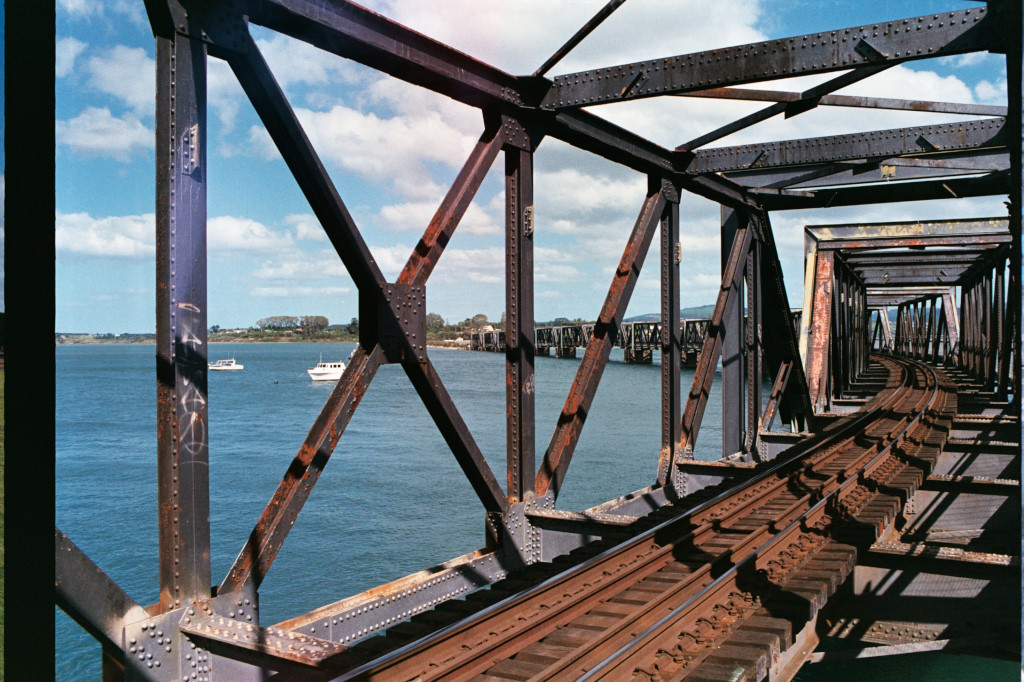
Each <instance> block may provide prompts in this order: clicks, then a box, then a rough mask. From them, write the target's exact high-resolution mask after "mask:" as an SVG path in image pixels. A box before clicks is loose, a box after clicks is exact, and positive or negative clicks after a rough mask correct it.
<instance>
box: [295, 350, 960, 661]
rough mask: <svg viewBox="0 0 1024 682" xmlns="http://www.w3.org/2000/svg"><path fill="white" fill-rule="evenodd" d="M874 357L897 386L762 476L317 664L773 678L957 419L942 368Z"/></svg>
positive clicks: (912, 486) (921, 474) (926, 467)
mask: <svg viewBox="0 0 1024 682" xmlns="http://www.w3.org/2000/svg"><path fill="white" fill-rule="evenodd" d="M875 360H876V363H877V364H876V365H875V368H876V369H875V371H876V372H877V371H883V372H886V371H887V379H886V382H885V388H884V389H883V390H881V391H880V392H879V393H878V394H877V395H876V396H875V397H874V398H873V399H872V400H870V401H869V402H868V403H867V405H866V406H865V408H864V409H863V410H862V411H861V412H860V413H858V414H857V415H856V416H854V417H852V418H850V419H847V420H843V421H841V422H838V423H836V424H834V425H833V426H831V427H830V428H828V429H826V430H825V431H824V432H823V433H822V434H820V435H818V436H816V437H814V438H811V439H808V440H807V441H805V442H804V443H802V444H800V445H798V446H796V447H794V448H792V449H791V450H790V451H788V452H787V453H786V454H785V455H783V456H782V457H780V459H779V460H777V462H776V463H774V464H773V465H772V466H771V467H769V468H767V469H766V470H764V471H763V472H761V473H760V474H759V475H757V476H755V477H753V478H751V479H750V480H748V481H745V482H743V483H741V484H739V485H736V486H735V487H732V488H730V489H728V490H726V491H725V492H722V493H720V494H718V495H717V496H715V497H713V498H711V499H708V500H707V501H705V502H703V503H701V504H699V505H697V506H696V507H693V508H691V509H689V510H688V511H685V512H682V513H677V514H675V515H673V516H671V517H670V518H668V519H667V520H664V521H662V522H660V523H658V524H657V525H655V526H654V527H653V528H651V529H649V530H647V531H646V532H643V533H641V534H639V535H637V536H636V537H632V538H629V539H628V540H625V541H623V542H621V544H618V545H616V546H614V547H611V548H610V549H607V550H605V551H603V552H601V553H600V554H597V555H596V556H591V557H590V558H589V559H586V560H584V561H582V563H579V564H578V565H575V566H571V567H570V568H567V569H565V570H561V571H560V572H559V566H558V564H557V563H555V564H548V565H542V567H544V568H547V569H548V571H542V572H541V573H540V575H542V576H545V577H546V579H543V580H542V581H541V582H538V583H537V584H532V585H531V584H529V583H526V584H525V585H524V586H523V589H521V590H520V591H518V592H516V593H514V594H512V595H511V596H508V597H507V598H505V599H502V600H501V601H497V600H498V599H500V596H501V594H502V593H501V592H499V593H498V594H492V595H490V598H487V596H488V595H487V593H488V592H489V591H488V590H484V591H481V592H480V593H478V595H479V596H480V597H481V598H480V599H478V600H476V601H475V602H474V603H476V604H477V608H478V609H479V610H477V612H476V613H472V611H473V610H474V609H473V607H472V605H471V604H470V602H471V601H473V600H472V597H471V598H470V599H467V600H466V601H465V602H455V603H454V604H444V605H442V606H441V607H439V608H438V611H439V612H440V613H439V616H440V617H439V618H438V619H436V620H434V623H435V624H434V625H433V627H431V625H430V623H429V622H428V621H430V616H429V614H423V616H420V617H417V618H416V619H414V622H411V623H403V624H400V625H398V626H395V627H393V628H392V630H393V631H394V633H393V634H394V635H397V639H396V638H394V637H391V635H392V632H391V631H389V633H388V634H389V637H388V638H382V637H379V638H374V639H375V640H384V641H388V640H389V641H390V642H391V643H392V645H397V644H398V643H399V642H401V641H402V640H403V639H405V640H406V641H409V640H412V641H409V643H407V644H404V645H399V646H398V647H397V648H394V646H391V647H388V648H391V649H392V650H391V651H389V652H387V653H384V654H383V655H380V656H379V657H377V658H375V659H373V660H369V661H367V657H366V654H367V653H368V652H367V650H366V648H365V647H362V646H360V645H357V646H356V647H352V648H350V647H344V646H339V647H338V649H335V650H334V652H333V653H332V654H328V655H326V656H325V657H323V658H321V659H320V660H319V661H317V662H316V663H315V665H314V667H316V668H319V670H320V671H321V672H322V673H326V675H325V677H326V678H330V679H339V680H350V679H358V680H413V679H416V680H433V679H446V680H449V679H450V680H461V679H481V680H497V679H503V680H510V679H511V680H528V679H535V680H547V679H558V680H575V679H581V678H582V679H606V680H620V679H640V680H676V679H683V678H687V679H691V680H698V679H700V680H709V679H732V680H737V679H741V680H742V679H749V680H758V679H764V678H765V677H766V676H767V674H768V670H769V668H770V667H771V666H773V665H775V666H779V665H781V664H782V662H783V661H784V659H785V652H786V650H787V649H788V648H789V647H790V645H791V644H792V642H793V636H794V634H795V633H796V632H797V631H799V630H800V629H801V628H802V627H803V625H804V624H806V623H807V622H809V621H810V620H811V619H812V618H813V616H814V614H815V613H816V612H817V610H818V609H819V608H821V606H823V605H824V603H825V602H826V600H827V599H828V598H829V597H830V596H831V595H832V594H833V593H834V592H835V591H836V589H837V588H838V586H839V585H840V584H842V582H843V581H844V580H845V578H846V576H847V575H848V574H849V573H850V572H851V571H852V569H853V566H854V564H855V562H856V552H857V550H856V546H858V545H861V546H862V545H863V544H864V543H870V542H872V541H874V540H875V539H876V537H877V535H878V534H879V532H880V531H881V530H882V529H883V528H884V527H885V526H886V525H887V524H888V523H889V522H890V521H892V520H893V518H894V517H895V515H896V514H897V513H898V512H899V509H900V505H901V504H902V502H903V501H905V500H906V499H908V498H909V496H910V495H911V494H913V492H914V491H915V490H916V489H917V486H918V485H919V484H920V483H921V481H922V480H923V478H924V476H926V475H927V473H928V472H929V471H930V469H931V465H932V464H933V463H934V461H935V459H936V457H937V456H938V453H939V451H940V450H941V447H942V444H943V442H944V441H945V438H946V436H947V434H948V431H949V426H950V424H951V423H952V418H953V416H954V415H955V413H956V393H955V391H953V390H952V387H951V384H950V383H949V381H948V380H947V379H946V378H945V376H944V375H943V374H941V373H939V372H937V371H936V370H935V369H933V368H932V367H929V366H927V365H924V364H920V363H915V362H911V361H906V360H900V359H895V358H890V357H886V356H876V357H875ZM660 511H661V513H663V514H664V513H666V510H660ZM669 513H670V512H669ZM654 516H657V515H654ZM843 543H849V544H843ZM533 568H534V569H536V568H537V567H533ZM535 573H536V570H535ZM545 574H547V575H545ZM548 576H549V577H548ZM504 587H505V589H508V587H509V586H507V585H506V586H504ZM512 589H515V586H512ZM495 601H496V603H494V602H495ZM489 602H490V604H489V605H488V603H489ZM459 605H461V608H463V609H465V611H466V612H468V613H463V614H458V616H455V617H453V616H452V613H458V611H457V610H456V611H452V610H451V609H453V608H457V607H459ZM445 607H447V608H448V609H449V610H448V611H447V614H448V615H447V617H446V616H445V615H444V613H445V611H444V609H445ZM463 616H464V617H463ZM456 617H460V618H461V619H460V620H457V621H456V622H452V621H453V620H455V618H456ZM446 622H447V623H451V624H450V625H446V626H445V623H446ZM442 626H443V627H442ZM438 628H440V629H438ZM431 630H435V631H433V632H431ZM403 633H404V634H405V636H404V637H403ZM367 644H369V642H367ZM310 663H312V661H311V662H310ZM311 672H312V671H311ZM737 674H739V677H737ZM723 676H724V677H723Z"/></svg>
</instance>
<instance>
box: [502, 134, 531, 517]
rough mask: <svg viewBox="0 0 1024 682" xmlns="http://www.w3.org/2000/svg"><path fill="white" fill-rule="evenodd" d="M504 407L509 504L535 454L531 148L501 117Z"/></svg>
mask: <svg viewBox="0 0 1024 682" xmlns="http://www.w3.org/2000/svg"><path fill="white" fill-rule="evenodd" d="M503 127H504V128H505V129H506V130H508V131H510V134H508V135H506V138H507V142H506V146H505V310H506V318H505V326H506V329H505V344H506V347H505V404H506V411H507V419H506V462H507V464H506V472H507V476H508V485H507V494H508V499H509V502H511V503H516V502H522V501H524V500H528V499H530V498H531V497H533V492H534V482H535V478H536V475H537V471H536V456H535V450H536V445H535V440H536V438H535V428H536V426H535V422H536V420H535V415H534V406H535V398H534V396H535V390H534V355H535V351H536V349H535V348H534V343H535V337H536V333H535V331H534V319H533V317H534V316H533V220H534V216H533V149H534V145H533V144H532V141H531V140H530V136H529V135H528V133H527V132H526V129H525V128H523V127H522V125H521V124H520V123H519V122H518V121H514V120H511V119H506V121H505V123H504V126H503Z"/></svg>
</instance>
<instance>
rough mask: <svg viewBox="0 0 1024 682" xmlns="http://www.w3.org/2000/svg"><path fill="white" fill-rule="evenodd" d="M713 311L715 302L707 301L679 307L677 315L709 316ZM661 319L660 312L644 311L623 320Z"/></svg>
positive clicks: (683, 316) (701, 317)
mask: <svg viewBox="0 0 1024 682" xmlns="http://www.w3.org/2000/svg"><path fill="white" fill-rule="evenodd" d="M713 312H715V304H714V303H708V304H707V305H698V306H693V307H691V308H681V309H680V310H679V317H681V318H683V319H684V320H685V319H687V318H698V319H703V318H710V317H711V313H713ZM660 319H661V313H646V314H644V315H634V316H633V317H627V318H626V319H624V320H623V322H657V321H658V320H660Z"/></svg>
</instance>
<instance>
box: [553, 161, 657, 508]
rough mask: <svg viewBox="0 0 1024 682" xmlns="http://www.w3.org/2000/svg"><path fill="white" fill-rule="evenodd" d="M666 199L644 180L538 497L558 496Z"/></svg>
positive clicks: (566, 403) (653, 183)
mask: <svg viewBox="0 0 1024 682" xmlns="http://www.w3.org/2000/svg"><path fill="white" fill-rule="evenodd" d="M665 203H666V198H665V194H664V191H663V188H662V186H661V184H660V182H657V183H656V182H654V181H649V182H648V189H647V198H646V199H645V200H644V205H643V208H641V210H640V215H639V216H637V220H636V224H635V225H634V226H633V231H632V233H631V234H630V237H629V242H628V243H627V244H626V249H625V251H624V252H623V254H622V259H621V260H620V261H619V267H618V269H616V271H615V276H614V277H613V279H612V284H611V287H610V288H609V289H608V296H607V297H606V298H605V301H604V306H602V308H601V313H600V315H599V316H598V318H597V323H596V324H595V325H594V333H593V336H592V337H591V338H590V342H589V343H588V344H587V350H586V353H584V355H583V360H582V361H581V362H580V366H579V369H578V370H577V372H576V378H575V379H574V380H573V384H572V388H571V389H570V390H569V395H568V396H567V397H566V399H565V406H564V407H563V408H562V412H561V414H559V416H558V423H557V425H556V426H555V431H554V433H553V434H552V436H551V442H550V444H549V445H548V448H547V450H546V451H545V453H544V460H543V462H542V463H541V466H540V471H538V472H537V481H536V486H535V490H536V494H537V495H543V494H545V493H546V492H547V491H548V489H549V488H550V489H551V491H552V493H553V495H554V496H555V497H556V498H557V497H558V491H559V489H560V488H561V486H562V481H563V480H564V479H565V474H566V472H567V471H568V468H569V462H570V461H571V460H572V455H573V452H574V451H575V449H576V444H577V442H578V441H579V437H580V433H581V431H582V430H583V424H584V422H585V421H586V419H587V415H588V414H589V413H590V405H591V403H592V402H593V400H594V394H595V393H596V392H597V385H598V383H599V382H600V381H601V376H602V375H603V374H604V369H605V366H606V365H607V363H608V355H609V353H610V352H611V349H612V346H613V345H614V344H615V336H616V334H617V333H618V327H619V325H620V324H621V323H622V316H623V315H625V313H626V306H628V305H629V299H630V297H631V296H632V294H633V288H634V287H635V286H636V281H637V278H638V277H639V276H640V268H641V267H643V263H644V258H645V257H646V256H647V250H648V249H649V248H650V245H651V241H652V240H653V239H654V231H655V229H656V228H657V226H658V224H659V222H660V221H661V218H662V215H663V212H664V210H665Z"/></svg>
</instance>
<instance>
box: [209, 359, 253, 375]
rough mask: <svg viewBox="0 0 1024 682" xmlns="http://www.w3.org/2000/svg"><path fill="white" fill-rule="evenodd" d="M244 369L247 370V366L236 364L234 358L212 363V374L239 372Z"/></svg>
mask: <svg viewBox="0 0 1024 682" xmlns="http://www.w3.org/2000/svg"><path fill="white" fill-rule="evenodd" d="M242 369H245V365H240V364H238V363H237V362H235V359H234V358H228V359H226V360H217V361H216V362H211V363H210V371H211V372H237V371H239V370H242Z"/></svg>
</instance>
